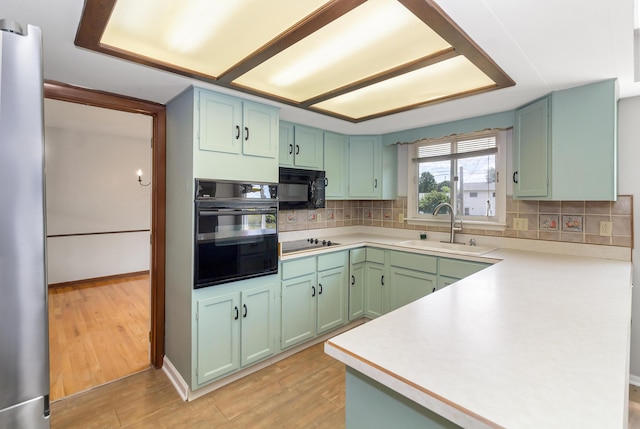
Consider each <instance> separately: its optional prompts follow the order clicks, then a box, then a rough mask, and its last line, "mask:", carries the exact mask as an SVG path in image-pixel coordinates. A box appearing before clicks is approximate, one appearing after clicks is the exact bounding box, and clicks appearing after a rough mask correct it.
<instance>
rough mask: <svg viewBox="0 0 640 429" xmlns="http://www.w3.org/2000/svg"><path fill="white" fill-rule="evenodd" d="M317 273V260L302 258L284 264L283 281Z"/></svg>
mask: <svg viewBox="0 0 640 429" xmlns="http://www.w3.org/2000/svg"><path fill="white" fill-rule="evenodd" d="M315 272H316V258H315V257H310V258H302V259H296V260H294V261H285V262H283V263H282V280H286V279H292V278H294V277H299V276H304V275H306V274H312V273H315Z"/></svg>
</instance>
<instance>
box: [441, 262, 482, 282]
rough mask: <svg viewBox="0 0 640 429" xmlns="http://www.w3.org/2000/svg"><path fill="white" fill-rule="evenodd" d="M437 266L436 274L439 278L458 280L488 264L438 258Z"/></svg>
mask: <svg viewBox="0 0 640 429" xmlns="http://www.w3.org/2000/svg"><path fill="white" fill-rule="evenodd" d="M439 264H440V266H439V271H438V273H439V274H440V275H441V276H447V277H455V278H458V279H462V278H464V277H467V276H470V275H471V274H473V273H477V272H478V271H480V270H482V269H483V268H486V267H488V266H489V264H483V263H482V262H469V261H460V260H455V259H446V258H440V261H439Z"/></svg>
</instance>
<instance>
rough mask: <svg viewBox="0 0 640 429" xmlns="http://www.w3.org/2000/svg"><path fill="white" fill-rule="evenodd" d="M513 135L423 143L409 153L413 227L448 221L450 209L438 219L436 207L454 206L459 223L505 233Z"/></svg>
mask: <svg viewBox="0 0 640 429" xmlns="http://www.w3.org/2000/svg"><path fill="white" fill-rule="evenodd" d="M510 134H511V133H510V132H508V131H505V130H490V131H483V132H479V133H473V134H465V135H452V136H448V137H445V138H439V139H423V140H419V141H417V142H415V143H413V144H412V147H411V148H410V149H409V161H408V162H409V168H408V171H409V181H408V185H409V189H408V198H407V201H408V213H407V214H408V218H409V219H408V220H409V222H410V223H440V222H443V221H445V219H446V222H448V221H449V212H448V209H446V208H445V209H443V210H440V212H439V214H438V216H433V214H432V213H433V210H434V209H435V207H436V206H437V205H438V204H440V203H443V202H446V203H449V204H451V206H452V207H453V210H454V213H455V215H456V219H462V220H463V221H464V223H472V224H477V227H478V228H485V229H502V228H504V224H505V217H506V215H505V199H506V186H505V183H504V182H505V180H501V178H503V177H506V176H505V173H504V171H505V170H506V157H505V148H506V141H507V138H508V137H509V136H510Z"/></svg>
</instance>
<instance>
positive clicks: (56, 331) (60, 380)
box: [49, 274, 150, 401]
mask: <svg viewBox="0 0 640 429" xmlns="http://www.w3.org/2000/svg"><path fill="white" fill-rule="evenodd" d="M149 301H150V298H149V275H148V274H141V275H135V276H128V277H123V278H117V279H110V280H101V281H92V282H86V283H82V284H77V285H73V286H64V287H58V288H52V289H50V290H49V355H50V378H51V383H50V384H51V392H50V399H51V401H55V400H57V399H60V398H63V397H65V396H68V395H72V394H74V393H77V392H81V391H84V390H87V389H90V388H92V387H95V386H99V385H102V384H104V383H108V382H111V381H113V380H117V379H119V378H122V377H125V376H127V375H131V374H133V373H136V372H140V371H143V370H145V369H148V368H149V366H150V363H149V362H150V361H149V315H150V307H149V305H150V304H149Z"/></svg>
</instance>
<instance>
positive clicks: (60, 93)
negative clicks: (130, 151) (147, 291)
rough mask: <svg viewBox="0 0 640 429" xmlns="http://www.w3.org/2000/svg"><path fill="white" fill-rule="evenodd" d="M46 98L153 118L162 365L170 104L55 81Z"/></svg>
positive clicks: (155, 325) (156, 343)
mask: <svg viewBox="0 0 640 429" xmlns="http://www.w3.org/2000/svg"><path fill="white" fill-rule="evenodd" d="M44 95H45V97H46V98H50V99H53V100H60V101H68V102H70V103H79V104H86V105H89V106H95V107H102V108H106V109H113V110H120V111H123V112H131V113H140V114H143V115H149V116H151V117H152V118H153V136H152V165H153V167H152V170H153V171H152V175H151V180H152V182H153V189H152V191H151V266H150V269H149V271H150V274H151V276H150V283H151V284H150V287H151V321H150V325H151V326H150V329H151V335H150V336H149V340H150V343H151V347H150V360H151V364H152V365H153V366H154V367H156V368H161V367H162V361H163V358H164V331H165V327H164V319H165V315H164V304H165V243H166V233H165V223H166V212H165V203H166V153H167V152H166V145H167V135H166V122H167V114H166V107H165V106H164V105H162V104H159V103H154V102H151V101H145V100H140V99H137V98H132V97H126V96H122V95H118V94H113V93H110V92H104V91H97V90H91V89H86V88H80V87H77V86H73V85H67V84H64V83H60V82H55V81H48V80H47V81H45V83H44Z"/></svg>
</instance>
